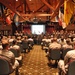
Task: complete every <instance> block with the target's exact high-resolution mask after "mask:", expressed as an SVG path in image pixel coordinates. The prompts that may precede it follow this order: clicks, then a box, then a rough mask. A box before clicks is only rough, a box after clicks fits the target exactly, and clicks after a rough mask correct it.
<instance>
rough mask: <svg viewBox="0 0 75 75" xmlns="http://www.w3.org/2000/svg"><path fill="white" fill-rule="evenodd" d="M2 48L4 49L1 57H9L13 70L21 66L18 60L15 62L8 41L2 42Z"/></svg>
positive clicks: (0, 53)
mask: <svg viewBox="0 0 75 75" xmlns="http://www.w3.org/2000/svg"><path fill="white" fill-rule="evenodd" d="M2 47H3V49H2V50H1V52H0V55H1V56H5V57H7V58H8V59H9V62H11V64H12V68H13V69H16V68H17V67H18V66H19V63H18V61H17V60H15V56H14V54H13V53H12V52H11V51H9V43H8V40H7V39H3V40H2Z"/></svg>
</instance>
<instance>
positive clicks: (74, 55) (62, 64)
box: [58, 50, 75, 74]
mask: <svg viewBox="0 0 75 75" xmlns="http://www.w3.org/2000/svg"><path fill="white" fill-rule="evenodd" d="M70 59H75V50H71V51H68V52H67V54H66V55H65V58H64V60H59V62H58V67H59V69H60V70H62V71H63V73H65V74H66V69H67V68H68V63H69V60H70Z"/></svg>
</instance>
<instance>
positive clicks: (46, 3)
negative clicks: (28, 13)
mask: <svg viewBox="0 0 75 75" xmlns="http://www.w3.org/2000/svg"><path fill="white" fill-rule="evenodd" d="M41 1H42V2H43V3H44V4H45V5H46V6H47V7H49V8H50V9H51V10H53V11H54V8H53V7H52V6H51V5H50V4H49V3H48V2H46V0H41Z"/></svg>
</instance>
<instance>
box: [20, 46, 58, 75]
mask: <svg viewBox="0 0 75 75" xmlns="http://www.w3.org/2000/svg"><path fill="white" fill-rule="evenodd" d="M47 63H48V59H47V57H46V53H45V51H44V50H42V49H41V46H40V45H35V46H34V48H33V50H31V51H30V52H29V53H26V54H25V55H24V58H23V65H22V67H21V68H20V69H19V74H20V75H58V69H57V68H53V67H50V66H48V64H47Z"/></svg>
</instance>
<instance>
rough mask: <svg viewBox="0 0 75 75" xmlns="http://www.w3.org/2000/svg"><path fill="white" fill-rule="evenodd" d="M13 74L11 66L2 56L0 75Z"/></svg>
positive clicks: (0, 58) (0, 57)
mask: <svg viewBox="0 0 75 75" xmlns="http://www.w3.org/2000/svg"><path fill="white" fill-rule="evenodd" d="M12 72H13V69H12V66H11V64H10V63H9V62H8V60H7V59H6V57H3V56H0V75H9V74H11V73H12Z"/></svg>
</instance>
